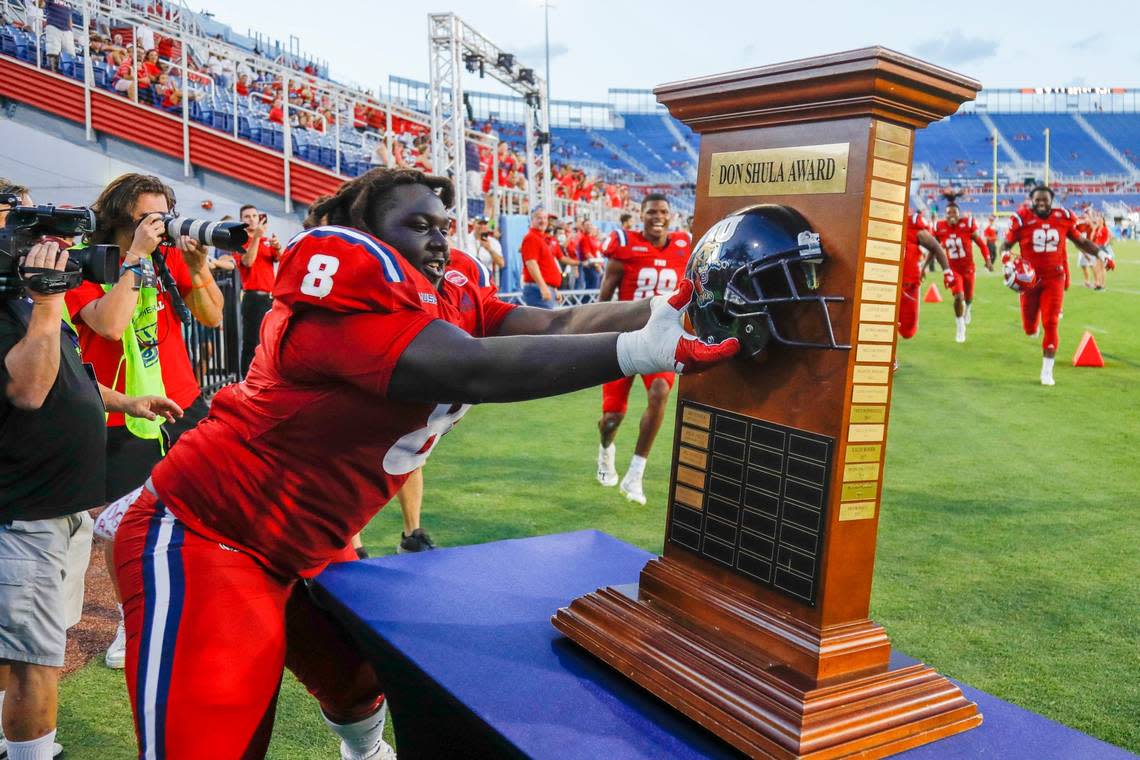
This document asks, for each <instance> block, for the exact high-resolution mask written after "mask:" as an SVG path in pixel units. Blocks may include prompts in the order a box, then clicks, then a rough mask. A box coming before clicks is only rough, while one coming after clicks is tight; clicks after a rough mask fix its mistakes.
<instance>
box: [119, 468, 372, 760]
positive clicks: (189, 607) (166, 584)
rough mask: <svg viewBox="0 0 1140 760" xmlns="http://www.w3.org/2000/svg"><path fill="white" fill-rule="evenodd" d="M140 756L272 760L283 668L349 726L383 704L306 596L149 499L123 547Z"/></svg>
mask: <svg viewBox="0 0 1140 760" xmlns="http://www.w3.org/2000/svg"><path fill="white" fill-rule="evenodd" d="M115 566H116V573H117V575H118V579H119V588H120V590H121V591H122V596H123V613H124V616H125V618H126V629H127V664H126V675H127V691H128V693H129V695H130V699H131V710H132V712H133V713H134V720H135V733H136V736H137V737H138V745H139V757H140V758H166V759H167V760H180V759H181V758H185V759H186V760H199V759H200V758H206V757H209V758H218V759H219V760H229V759H231V758H232V759H234V760H236V759H237V758H262V757H264V756H265V753H266V749H267V747H268V745H269V737H270V733H271V731H272V729H273V718H274V712H275V710H276V706H277V690H278V687H279V686H280V683H281V675H282V671H283V668H285V667H288V668H289V669H290V670H291V671H293V673H294V674H296V676H297V678H298V679H299V680H300V681H301V682H302V683H303V684H304V685H305V687H306V688H307V689H308V690H309V692H310V693H311V694H313V696H315V697H316V698H317V700H318V701H319V702H320V704H321V707H322V709H324V711H325V712H326V713H328V714H332V715H334V716H336V717H337V718H338V719H344V720H346V721H348V720H353V719H356V720H359V719H362V718H364V717H366V716H367V715H370V714H371V713H372V712H374V711H375V709H376V708H378V707H379V706H380V704H381V702H382V701H383V694H382V692H381V688H380V684H379V681H378V680H377V677H376V673H375V671H374V670H373V669H372V667H371V665H369V664H368V663H367V661H365V660H364V658H363V657H362V656H361V655H360V654H359V652H358V651H357V650H356V647H355V646H354V644H353V642H352V640H351V638H350V637H349V635H348V633H347V632H346V631H345V630H344V629H343V628H342V627H341V626H340V625H339V624H338V623H337V622H336V621H335V620H333V619H332V618H331V617H330V616H329V615H328V613H327V612H325V611H324V610H323V609H321V608H320V607H318V606H317V605H316V604H315V603H314V602H313V600H312V599H311V598H310V597H309V594H308V591H307V589H306V587H305V586H304V585H303V584H302V583H298V582H296V581H294V580H287V579H283V578H281V577H280V576H277V575H274V574H272V573H270V572H268V571H267V570H266V569H265V568H264V567H262V566H261V565H260V564H258V563H257V562H256V561H255V560H254V559H253V558H252V557H250V556H249V555H248V554H245V553H244V552H241V551H237V550H235V549H231V548H229V547H225V546H223V545H221V544H219V543H217V542H215V541H209V540H207V539H205V538H203V537H202V536H199V535H198V534H196V533H193V532H191V531H189V530H187V529H186V528H185V526H183V524H182V523H181V522H180V521H179V520H178V519H177V518H176V517H174V516H173V515H172V514H171V513H170V512H169V511H168V510H167V509H166V508H165V507H164V506H163V505H162V503H161V502H160V501H158V499H157V497H155V496H154V494H152V493H151V492H150V491H147V490H145V489H144V490H143V492H142V495H141V496H140V497H139V500H138V501H136V502H135V503H134V504H133V505H132V506H131V508H130V510H129V511H128V512H127V514H126V516H125V517H124V518H123V522H122V524H121V525H120V527H119V532H118V534H117V535H116V537H115Z"/></svg>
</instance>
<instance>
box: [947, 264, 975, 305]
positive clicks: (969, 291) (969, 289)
mask: <svg viewBox="0 0 1140 760" xmlns="http://www.w3.org/2000/svg"><path fill="white" fill-rule="evenodd" d="M950 271H951V272H953V273H954V287H952V288H950V292H951V293H953V294H954V295H956V296H957V295H960V296H962V297H963V298H965V299H966V301H967V303H972V302H973V300H974V271H975V270H974V268H973V267H962V268H961V269H959V268H957V267H955V266H954V264H953V263H951V264H950Z"/></svg>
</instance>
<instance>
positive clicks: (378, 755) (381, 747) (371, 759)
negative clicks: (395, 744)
mask: <svg viewBox="0 0 1140 760" xmlns="http://www.w3.org/2000/svg"><path fill="white" fill-rule="evenodd" d="M340 760H397V758H396V750H394V749H392V745H390V744H388V742H386V741H384V740H383V739H381V740H380V743H379V744H377V745H376V746H375V747H373V748H372V751H371V752H369V753H368V754H367V755H358V754H356V753H355V752H353V751H352V750H350V749H349V748H348V745H347V744H345V743H344V742H343V741H342V742H341V743H340Z"/></svg>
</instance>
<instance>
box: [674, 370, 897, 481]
mask: <svg viewBox="0 0 1140 760" xmlns="http://www.w3.org/2000/svg"><path fill="white" fill-rule="evenodd" d="M883 390H886V388H884V389H883ZM883 401H886V399H885V398H884V399H883ZM677 459H678V461H680V462H682V463H683V464H687V465H689V466H690V467H696V468H697V469H698V470H703V469H706V468H707V466H708V461H709V455H708V454H706V453H705V452H703V451H697V450H696V449H690V448H689V447H688V446H682V447H680V449H678V450H677Z"/></svg>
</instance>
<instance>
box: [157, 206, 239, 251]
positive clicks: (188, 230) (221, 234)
mask: <svg viewBox="0 0 1140 760" xmlns="http://www.w3.org/2000/svg"><path fill="white" fill-rule="evenodd" d="M162 223H163V224H164V225H166V237H167V239H168V240H169V241H170V242H171V243H172V244H173V243H177V242H178V238H179V237H181V236H182V235H187V236H189V237H191V238H193V239H194V240H197V241H198V242H199V243H201V244H202V245H209V246H213V247H214V248H220V249H221V250H223V251H234V252H241V251H243V250H244V249H245V244H246V243H248V242H249V234H248V233H247V232H246V231H245V223H244V222H210V221H206V220H204V219H183V218H181V217H178V216H175V215H174V214H167V215H166V216H164V217H162Z"/></svg>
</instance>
